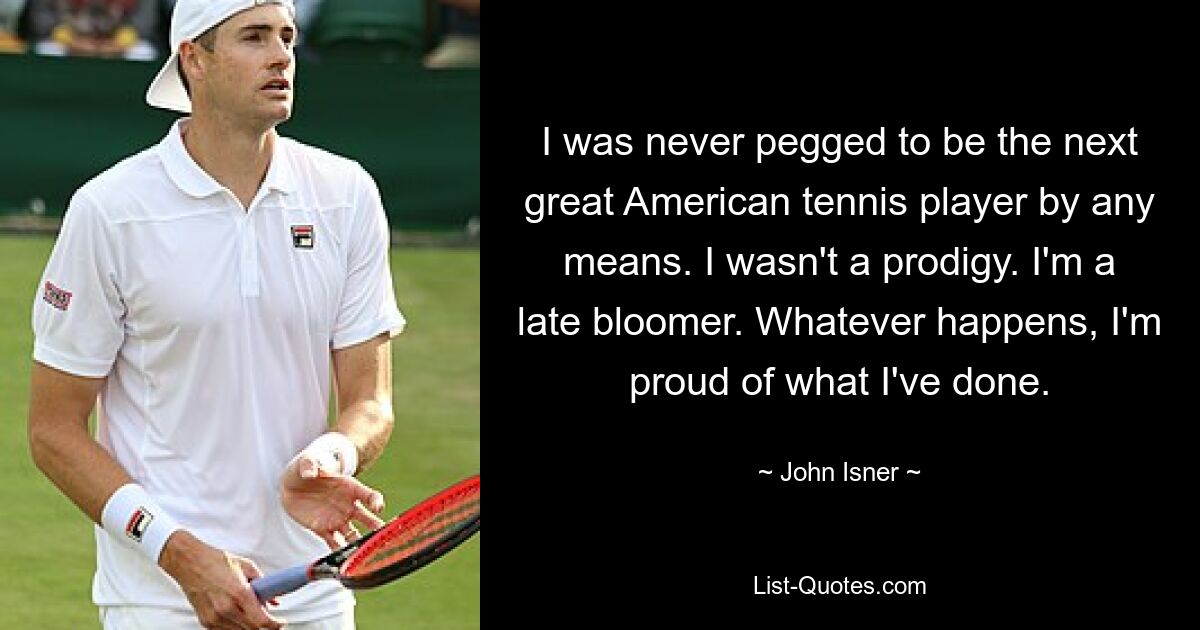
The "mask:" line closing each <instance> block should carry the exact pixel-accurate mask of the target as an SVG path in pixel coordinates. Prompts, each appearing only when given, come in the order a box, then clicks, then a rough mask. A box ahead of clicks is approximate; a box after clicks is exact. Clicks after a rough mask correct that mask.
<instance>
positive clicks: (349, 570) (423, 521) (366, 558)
mask: <svg viewBox="0 0 1200 630" xmlns="http://www.w3.org/2000/svg"><path fill="white" fill-rule="evenodd" d="M478 519H479V481H478V477H475V478H474V480H473V483H469V484H466V485H462V486H459V487H455V488H453V489H451V490H448V491H446V492H444V493H443V494H441V495H439V496H437V497H434V498H432V499H430V500H429V501H428V503H426V504H425V505H424V506H419V507H417V508H416V509H414V510H413V511H411V512H410V513H408V514H405V515H402V516H401V517H399V518H398V519H397V520H396V521H393V522H392V523H391V524H389V525H387V526H385V527H384V528H383V529H382V530H379V531H378V532H377V533H376V534H375V535H374V536H372V537H371V539H370V540H368V541H367V542H366V544H365V545H364V546H363V547H362V548H361V549H359V550H358V551H357V552H356V553H355V554H354V556H353V557H352V558H351V559H349V560H348V561H347V562H346V564H345V566H343V567H342V575H343V576H347V577H355V576H367V575H370V574H374V573H378V572H379V571H386V570H389V568H390V567H393V566H397V565H402V564H404V563H405V561H407V560H410V559H413V558H417V557H419V556H423V555H428V554H429V553H433V554H435V555H436V554H437V553H438V552H437V551H435V549H436V548H437V547H438V546H439V545H440V544H442V543H443V541H450V540H453V539H455V538H457V537H459V536H461V535H463V534H464V532H465V530H467V529H470V528H471V527H476V528H477V527H478V524H477V523H478Z"/></svg>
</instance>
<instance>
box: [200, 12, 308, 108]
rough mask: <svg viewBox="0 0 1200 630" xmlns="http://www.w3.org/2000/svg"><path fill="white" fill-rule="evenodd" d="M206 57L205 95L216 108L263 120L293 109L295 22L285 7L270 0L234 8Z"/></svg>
mask: <svg viewBox="0 0 1200 630" xmlns="http://www.w3.org/2000/svg"><path fill="white" fill-rule="evenodd" d="M216 37H217V39H216V45H215V46H214V48H213V52H212V53H207V52H199V54H200V55H201V56H202V57H204V58H205V59H206V61H207V63H206V64H205V65H206V68H207V71H206V73H205V75H206V81H205V86H204V89H205V97H206V100H207V102H208V103H209V104H210V105H212V106H213V107H214V109H216V110H218V111H220V112H222V113H225V114H228V115H230V116H232V117H234V118H235V119H238V120H246V121H257V122H261V123H263V124H265V125H267V126H274V125H276V124H278V123H281V122H283V121H285V120H287V119H288V118H290V117H291V115H292V94H293V93H294V90H295V81H294V79H295V74H296V55H295V51H294V49H293V44H294V43H295V40H296V24H295V23H294V22H293V21H292V18H291V16H290V15H289V13H288V10H287V9H285V8H283V7H282V6H280V5H276V4H271V5H263V6H260V7H255V8H253V9H248V10H246V11H242V12H241V13H238V14H235V15H234V16H233V17H231V18H229V19H228V20H226V21H225V22H224V23H222V24H221V25H220V27H219V28H218V29H217V34H216Z"/></svg>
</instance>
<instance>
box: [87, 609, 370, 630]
mask: <svg viewBox="0 0 1200 630" xmlns="http://www.w3.org/2000/svg"><path fill="white" fill-rule="evenodd" d="M100 621H101V623H103V624H104V630H143V629H145V630H203V628H202V626H201V625H200V622H199V621H197V619H196V614H195V613H193V612H192V611H190V610H189V611H183V610H177V609H174V608H154V607H150V606H102V607H101V608H100ZM287 629H288V630H354V611H349V610H348V611H346V612H344V613H342V614H340V615H336V616H334V617H326V618H325V619H317V620H315V621H306V622H304V623H290V622H289V623H288V624H287Z"/></svg>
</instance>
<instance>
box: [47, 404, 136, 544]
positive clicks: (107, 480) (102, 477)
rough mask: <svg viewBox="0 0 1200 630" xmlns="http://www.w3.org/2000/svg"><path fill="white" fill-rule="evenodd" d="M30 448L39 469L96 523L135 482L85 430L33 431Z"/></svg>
mask: <svg viewBox="0 0 1200 630" xmlns="http://www.w3.org/2000/svg"><path fill="white" fill-rule="evenodd" d="M29 445H30V451H31V452H32V455H33V461H34V463H36V464H37V467H38V468H39V469H40V470H41V471H42V472H43V473H44V474H45V475H46V477H48V478H49V479H50V481H51V482H53V483H54V485H55V486H58V489H59V490H61V491H62V493H63V494H65V495H67V498H69V499H71V501H73V502H74V503H75V505H77V506H79V509H81V510H83V512H84V514H87V515H88V518H90V519H92V520H93V521H95V522H96V523H99V522H100V512H101V511H102V510H103V509H104V504H105V503H106V502H107V501H108V498H109V497H111V496H112V494H113V492H115V491H116V490H117V488H120V487H121V486H123V485H125V484H127V483H129V482H130V481H131V479H130V477H129V474H128V473H126V472H125V469H123V468H121V466H120V464H118V463H117V462H116V460H114V459H113V458H112V456H111V455H109V454H108V452H107V451H105V450H104V449H103V448H101V446H100V444H98V443H97V442H96V440H95V439H93V438H92V436H91V435H88V433H87V432H86V431H85V430H83V429H81V428H74V427H56V428H55V430H48V429H36V428H35V429H31V430H30V435H29Z"/></svg>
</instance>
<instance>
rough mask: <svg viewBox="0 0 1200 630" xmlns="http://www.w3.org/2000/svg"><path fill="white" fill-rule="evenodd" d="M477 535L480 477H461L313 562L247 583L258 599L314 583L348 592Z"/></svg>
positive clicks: (414, 566) (390, 577)
mask: <svg viewBox="0 0 1200 630" xmlns="http://www.w3.org/2000/svg"><path fill="white" fill-rule="evenodd" d="M477 531H479V475H475V476H473V477H470V478H468V479H464V480H462V481H460V482H458V483H456V484H454V485H453V486H450V487H449V488H446V489H445V490H442V491H441V492H439V493H437V494H435V495H433V496H431V497H429V498H428V499H425V500H424V501H422V502H421V503H419V504H417V505H415V506H413V507H412V508H409V510H408V511H406V512H405V513H403V514H401V515H400V516H397V517H396V518H394V519H392V520H391V522H389V523H388V524H386V525H384V526H383V527H380V528H379V529H376V530H374V531H372V532H370V533H368V534H366V535H364V536H363V537H362V538H359V539H358V540H356V541H354V542H352V543H350V544H349V545H346V546H345V547H342V548H341V549H338V550H337V551H335V552H333V553H331V554H329V555H327V556H325V557H324V558H321V559H319V560H317V561H315V562H313V563H312V564H300V565H296V566H294V567H291V568H288V569H284V570H282V571H279V572H278V573H272V574H271V575H266V576H263V577H260V578H257V579H254V580H251V581H250V586H251V587H252V588H253V589H254V593H255V594H256V595H258V599H259V601H264V602H265V601H267V600H268V599H271V598H273V597H276V596H279V595H284V594H287V593H291V592H292V591H294V590H297V589H299V588H300V587H302V586H304V585H305V584H308V583H309V582H313V581H316V580H323V579H336V580H339V581H340V582H341V583H342V584H344V585H346V587H347V588H352V589H363V588H371V587H375V586H380V585H382V584H387V583H388V582H391V581H393V580H397V579H399V578H402V577H404V576H406V575H408V574H410V573H412V572H414V571H416V570H417V569H420V568H421V567H423V566H425V565H427V564H429V563H430V562H433V561H434V560H437V559H438V558H440V557H442V556H444V555H446V554H447V553H449V552H450V551H451V550H452V549H454V548H455V547H457V546H458V545H459V544H461V543H462V542H463V541H465V540H467V539H468V538H470V537H471V536H473V535H474V534H475V532H477Z"/></svg>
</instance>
